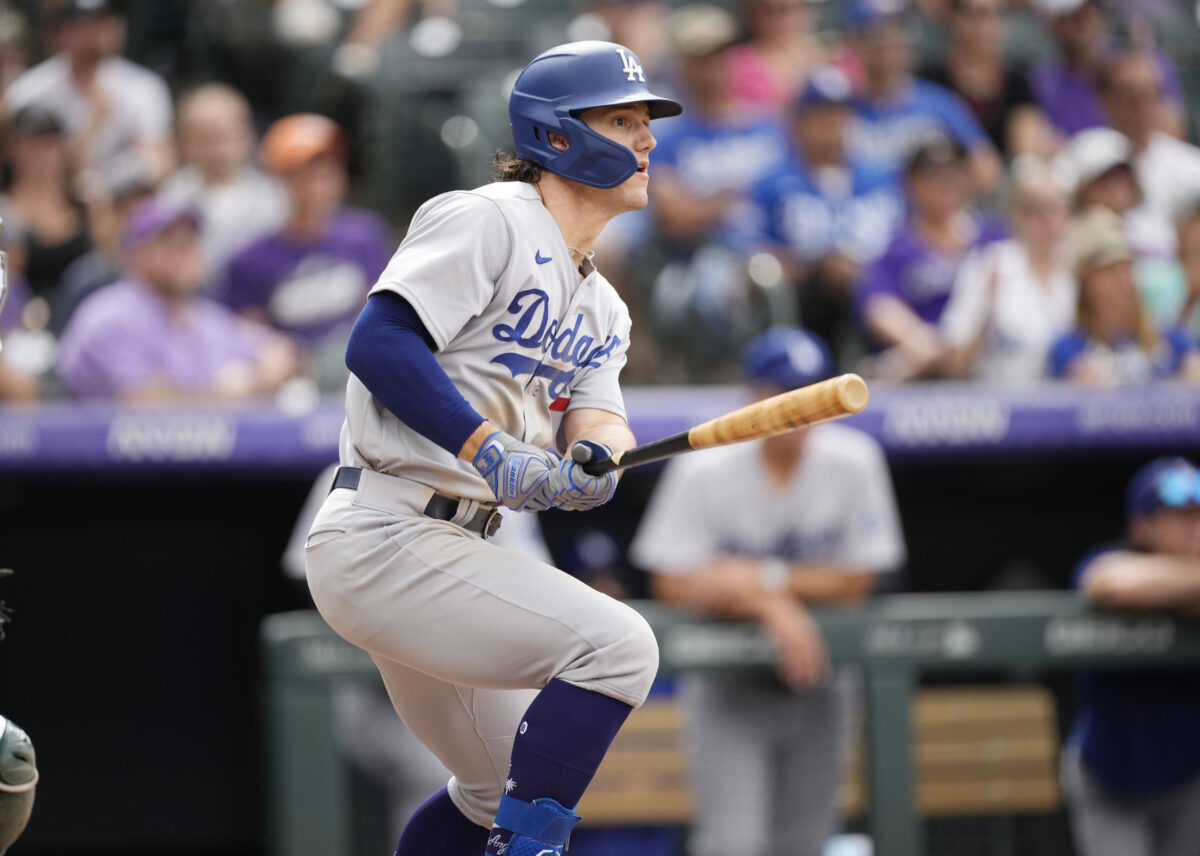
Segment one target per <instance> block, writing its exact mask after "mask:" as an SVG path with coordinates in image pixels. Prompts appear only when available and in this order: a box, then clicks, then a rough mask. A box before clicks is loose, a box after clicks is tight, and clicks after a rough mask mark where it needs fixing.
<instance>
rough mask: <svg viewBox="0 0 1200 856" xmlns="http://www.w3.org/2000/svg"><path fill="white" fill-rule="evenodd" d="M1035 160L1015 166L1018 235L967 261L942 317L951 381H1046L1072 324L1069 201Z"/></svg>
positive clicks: (975, 253)
mask: <svg viewBox="0 0 1200 856" xmlns="http://www.w3.org/2000/svg"><path fill="white" fill-rule="evenodd" d="M1033 158H1034V156H1032V155H1027V156H1026V159H1021V160H1018V161H1017V162H1016V163H1015V164H1014V169H1013V190H1012V204H1011V208H1010V213H1011V217H1012V223H1013V226H1014V232H1015V237H1014V238H1010V239H1008V240H1004V241H997V242H995V243H992V244H989V245H987V246H986V247H982V248H980V249H977V250H975V251H973V252H972V253H971V254H970V255H968V256H967V258H966V260H965V261H963V264H962V268H961V269H960V270H959V272H958V277H957V279H955V281H954V291H953V292H952V293H951V295H950V300H949V302H947V304H946V309H945V311H944V312H943V313H942V318H941V321H940V326H941V332H942V339H943V341H944V343H945V345H946V349H947V352H946V363H945V373H946V374H947V375H949V376H951V377H970V378H977V379H980V380H986V381H992V382H1000V383H1025V384H1028V383H1032V382H1035V381H1038V380H1041V379H1042V378H1044V377H1046V376H1047V374H1048V372H1049V356H1050V348H1051V346H1052V345H1053V344H1054V343H1055V342H1056V341H1057V340H1058V338H1059V337H1060V336H1062V335H1063V334H1065V333H1067V332H1069V331H1070V330H1071V328H1072V326H1073V325H1074V322H1075V303H1076V300H1077V296H1076V286H1075V279H1074V277H1073V276H1072V275H1071V271H1070V269H1069V268H1068V267H1067V266H1066V263H1065V261H1064V252H1063V239H1064V237H1065V234H1066V227H1067V203H1066V200H1065V199H1064V197H1063V193H1062V191H1061V190H1060V189H1059V187H1058V185H1057V184H1056V183H1055V181H1054V179H1053V174H1052V172H1051V170H1050V168H1049V167H1048V166H1047V165H1046V164H1045V163H1044V162H1043V161H1041V160H1040V159H1033Z"/></svg>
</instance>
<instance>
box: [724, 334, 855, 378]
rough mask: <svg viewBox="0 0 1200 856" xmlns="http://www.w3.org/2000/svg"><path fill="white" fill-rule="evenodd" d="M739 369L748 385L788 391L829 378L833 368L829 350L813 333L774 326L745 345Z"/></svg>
mask: <svg viewBox="0 0 1200 856" xmlns="http://www.w3.org/2000/svg"><path fill="white" fill-rule="evenodd" d="M742 370H743V373H744V374H745V377H746V380H747V381H748V382H749V383H754V384H762V385H766V386H774V387H778V388H779V389H783V390H789V389H796V388H797V387H801V386H807V385H808V384H810V383H816V382H817V381H821V380H825V379H826V378H828V377H832V376H833V373H834V365H833V357H832V356H830V353H829V347H828V346H827V345H826V344H825V343H824V342H823V341H822V340H821V338H820V337H819V336H817V335H816V334H815V333H810V332H808V331H807V330H805V329H803V328H801V327H789V326H786V325H783V324H776V325H775V326H773V327H770V328H768V329H767V330H766V331H764V332H762V333H760V334H759V335H757V336H755V337H754V338H753V339H752V340H751V341H750V343H749V344H747V345H746V347H745V349H744V350H743V351H742Z"/></svg>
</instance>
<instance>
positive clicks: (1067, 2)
mask: <svg viewBox="0 0 1200 856" xmlns="http://www.w3.org/2000/svg"><path fill="white" fill-rule="evenodd" d="M1087 2H1088V0H1034V5H1035V6H1037V10H1038V11H1039V12H1041V13H1042V14H1043V15H1045V16H1046V17H1048V18H1061V17H1063V16H1064V15H1071V14H1073V13H1075V12H1076V11H1078V10H1079V8H1080V7H1081V6H1083V4H1084V3H1087Z"/></svg>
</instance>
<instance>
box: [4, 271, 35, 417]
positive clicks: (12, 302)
mask: <svg viewBox="0 0 1200 856" xmlns="http://www.w3.org/2000/svg"><path fill="white" fill-rule="evenodd" d="M28 299H29V295H28V293H27V292H26V290H25V286H24V283H22V282H21V280H20V279H18V278H15V277H12V278H9V277H4V278H3V279H0V401H34V400H36V399H37V398H38V396H39V394H40V389H39V386H38V382H37V378H36V377H31V376H30V375H29V374H28V373H27V372H24V371H21V370H20V368H19V367H17V368H14V367H13V366H11V365H9V363H10V361H11V356H12V343H11V339H10V341H9V347H8V349H7V350H5V349H4V348H3V340H4V339H7V338H9V337H8V335H7V334H8V332H9V331H10V330H13V329H14V328H16V327H17V326H18V325H19V324H20V319H21V311H22V310H23V309H24V308H25V303H26V301H27V300H28Z"/></svg>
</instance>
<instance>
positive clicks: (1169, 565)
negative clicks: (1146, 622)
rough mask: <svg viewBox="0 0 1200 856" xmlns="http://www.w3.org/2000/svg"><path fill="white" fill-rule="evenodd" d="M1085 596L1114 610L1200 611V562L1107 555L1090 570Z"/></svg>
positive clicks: (1156, 556) (1129, 554)
mask: <svg viewBox="0 0 1200 856" xmlns="http://www.w3.org/2000/svg"><path fill="white" fill-rule="evenodd" d="M1083 591H1084V594H1085V595H1086V596H1087V597H1088V598H1089V599H1091V600H1093V601H1095V602H1096V603H1097V604H1099V605H1101V606H1106V607H1110V608H1113V609H1182V610H1187V611H1189V612H1195V611H1198V610H1200V560H1197V559H1185V558H1177V557H1173V556H1158V555H1140V554H1137V553H1114V554H1106V555H1104V556H1101V557H1100V558H1098V559H1096V561H1095V562H1094V563H1093V564H1092V566H1091V567H1090V568H1089V569H1088V571H1087V573H1086V575H1085V577H1084V584H1083Z"/></svg>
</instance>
